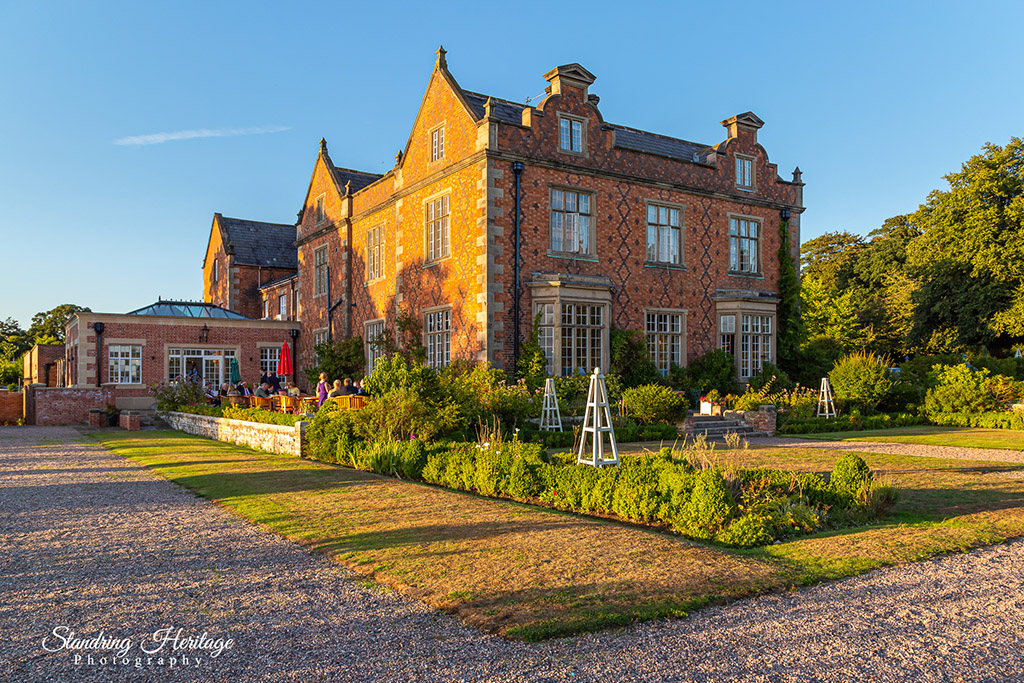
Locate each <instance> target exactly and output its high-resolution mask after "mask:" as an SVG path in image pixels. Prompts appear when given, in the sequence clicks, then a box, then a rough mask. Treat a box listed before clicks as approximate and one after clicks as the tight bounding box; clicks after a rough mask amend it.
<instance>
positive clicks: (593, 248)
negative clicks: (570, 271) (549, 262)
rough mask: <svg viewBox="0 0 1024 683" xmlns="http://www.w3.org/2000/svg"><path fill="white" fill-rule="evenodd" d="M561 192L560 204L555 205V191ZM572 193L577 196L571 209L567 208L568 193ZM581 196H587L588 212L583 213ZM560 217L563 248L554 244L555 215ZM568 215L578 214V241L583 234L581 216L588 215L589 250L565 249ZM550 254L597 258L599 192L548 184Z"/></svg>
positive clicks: (576, 226)
mask: <svg viewBox="0 0 1024 683" xmlns="http://www.w3.org/2000/svg"><path fill="white" fill-rule="evenodd" d="M556 192H557V193H560V195H561V198H560V200H559V203H560V206H559V207H558V208H556V207H555V204H556V202H555V193H556ZM568 194H572V195H574V196H575V200H574V205H575V207H576V209H575V210H573V211H570V210H568V209H566V208H565V207H566V206H567V204H568V203H567V201H566V198H567V195H568ZM580 197H586V198H587V206H588V209H589V210H588V212H587V213H585V214H584V213H581V212H580V211H579V207H580ZM556 215H557V216H558V217H559V223H560V225H559V228H558V229H559V230H561V231H562V232H561V235H560V238H559V240H560V244H561V247H562V248H561V249H556V248H555V246H554V234H555V222H556V221H555V216H556ZM566 216H576V218H575V223H576V225H575V228H576V235H577V241H578V240H579V235H581V234H582V230H581V229H580V223H581V220H580V216H585V217H586V223H587V232H586V235H587V249H588V250H587V251H567V250H566V249H565V236H566V232H565V231H566V225H567V221H566V218H565V217H566ZM547 253H548V256H556V257H560V258H573V259H586V260H592V261H593V260H597V192H596V191H595V190H591V189H589V188H585V187H572V186H568V185H555V184H551V185H548V249H547Z"/></svg>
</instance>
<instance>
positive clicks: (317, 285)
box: [313, 244, 329, 298]
mask: <svg viewBox="0 0 1024 683" xmlns="http://www.w3.org/2000/svg"><path fill="white" fill-rule="evenodd" d="M328 261H329V259H328V253H327V245H326V244H325V245H324V246H322V247H317V248H316V249H314V250H313V297H314V298H316V297H318V296H325V295H326V294H327V278H328V277H329V275H328Z"/></svg>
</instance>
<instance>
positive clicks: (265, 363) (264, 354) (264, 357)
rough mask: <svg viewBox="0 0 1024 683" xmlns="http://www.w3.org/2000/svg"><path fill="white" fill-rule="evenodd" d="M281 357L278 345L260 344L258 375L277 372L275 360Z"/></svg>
mask: <svg viewBox="0 0 1024 683" xmlns="http://www.w3.org/2000/svg"><path fill="white" fill-rule="evenodd" d="M280 359H281V347H280V346H261V347H260V377H262V376H263V375H265V374H267V373H268V372H271V371H272V372H273V373H274V374H275V375H276V374H277V362H278V361H279V360H280Z"/></svg>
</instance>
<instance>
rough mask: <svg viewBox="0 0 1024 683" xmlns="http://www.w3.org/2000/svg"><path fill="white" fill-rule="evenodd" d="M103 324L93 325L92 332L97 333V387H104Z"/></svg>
mask: <svg viewBox="0 0 1024 683" xmlns="http://www.w3.org/2000/svg"><path fill="white" fill-rule="evenodd" d="M104 327H106V325H104V324H103V323H93V324H92V331H93V332H95V333H96V386H97V387H101V386H103V339H102V337H103V328H104Z"/></svg>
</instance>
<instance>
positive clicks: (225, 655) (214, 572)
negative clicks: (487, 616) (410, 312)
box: [0, 427, 1024, 683]
mask: <svg viewBox="0 0 1024 683" xmlns="http://www.w3.org/2000/svg"><path fill="white" fill-rule="evenodd" d="M77 438H78V437H77V433H76V432H75V431H73V430H71V429H66V428H32V427H21V428H0V542H2V544H3V545H2V547H3V553H2V555H0V680H2V681H8V680H10V681H19V682H20V681H122V680H161V681H164V680H166V681H184V680H207V681H231V683H243V682H246V681H293V680H294V681H312V680H337V681H514V680H522V681H620V680H629V681H632V680H637V681H712V680H713V681H722V680H742V681H900V682H905V681H929V682H933V681H1024V674H1022V673H1021V672H1022V671H1024V626H1022V624H1024V591H1022V580H1021V577H1022V576H1024V543H1021V542H1015V543H1007V544H1005V545H1002V546H997V547H993V548H990V549H986V550H983V551H978V552H974V553H970V554H964V555H956V556H949V557H944V558H941V559H937V560H933V561H928V562H921V563H918V564H914V565H909V566H904V567H898V568H893V569H889V570H885V571H881V572H873V573H870V574H867V575H864V576H861V577H856V578H853V579H847V580H844V581H839V582H834V583H831V584H825V585H821V586H818V587H815V588H810V589H806V590H801V591H796V592H792V593H788V594H783V595H771V596H764V597H760V598H754V599H750V600H745V601H741V602H738V603H734V604H732V605H729V606H725V607H715V608H709V609H705V610H701V611H700V612H698V613H697V614H696V615H694V616H693V617H691V618H689V619H686V620H680V621H672V622H659V623H649V624H644V625H639V626H634V627H631V628H628V629H624V630H616V631H608V632H604V633H601V634H597V635H593V636H585V637H579V638H572V639H566V640H560V641H552V642H547V643H542V644H539V645H530V644H525V643H515V642H506V641H503V640H501V639H499V638H496V637H493V636H490V635H486V634H483V633H480V632H479V631H476V630H475V629H471V628H467V627H465V626H463V625H462V624H460V623H458V622H457V621H456V620H454V619H453V618H451V617H448V616H446V615H443V614H439V613H437V612H435V611H433V610H431V609H430V608H428V607H426V606H425V605H423V604H421V603H418V602H414V601H410V600H407V599H405V598H403V597H401V596H399V595H397V594H394V593H382V592H380V591H379V590H377V589H373V588H372V587H371V588H368V587H364V586H362V585H361V584H359V583H357V582H356V581H353V580H352V576H351V574H350V573H348V572H347V571H346V570H344V569H342V568H340V567H338V566H336V565H333V564H332V563H331V562H329V561H327V560H325V559H324V558H322V557H319V556H314V555H309V554H307V553H305V552H304V551H303V550H302V549H301V548H300V547H299V546H297V545H295V544H294V543H291V542H289V541H285V540H282V539H281V538H279V537H277V536H274V535H272V534H269V533H266V532H264V531H261V530H259V529H256V528H254V527H252V526H251V525H249V524H247V523H245V522H243V521H241V520H240V519H239V518H237V517H235V516H233V515H232V514H230V513H228V512H226V511H225V510H222V509H221V508H218V507H217V506H215V505H213V504H211V503H209V502H208V501H206V500H203V499H198V498H196V497H195V496H193V495H192V494H191V493H189V492H188V491H186V490H184V489H181V488H179V487H177V486H175V485H173V484H171V483H169V482H166V481H164V480H162V479H159V478H157V477H155V476H153V475H151V474H150V473H149V472H147V471H146V470H144V469H142V468H140V467H137V466H135V465H134V464H133V463H131V462H129V461H127V460H124V459H121V458H119V457H117V456H114V455H112V454H110V453H108V452H106V451H104V450H102V449H100V448H98V447H96V446H92V445H86V444H82V443H75V442H74V441H75V440H76V439H77ZM62 626H63V627H67V628H70V629H73V630H74V631H75V632H76V633H77V634H78V635H79V636H81V637H87V638H92V637H94V636H96V635H97V634H98V633H99V632H100V631H101V630H102V631H103V632H104V634H105V635H106V636H108V637H109V638H114V639H124V638H131V639H132V641H133V642H132V643H131V651H130V652H129V659H128V664H127V665H126V664H124V663H123V661H124V660H122V659H120V658H118V659H117V660H116V661H115V662H113V663H112V662H111V657H110V654H109V653H100V652H95V651H94V652H93V658H94V661H96V662H97V663H95V664H89V663H88V662H87V661H85V662H83V663H80V664H77V665H76V664H75V661H74V657H75V654H76V652H72V651H68V650H59V651H57V652H47V651H46V650H44V648H43V647H42V643H43V639H44V637H46V636H47V635H48V634H50V640H49V641H48V645H49V646H50V647H51V648H56V647H59V646H61V645H63V643H64V641H63V640H61V639H58V638H54V637H53V635H52V634H53V632H54V629H58V628H59V627H62ZM162 628H173V629H182V630H183V635H186V636H187V635H192V636H195V637H198V636H200V635H201V634H202V633H203V632H206V633H207V634H208V636H209V637H210V638H212V639H214V640H215V639H227V638H230V639H232V640H233V641H234V642H233V646H232V647H231V648H230V649H227V648H225V649H224V650H223V651H222V653H221V654H220V656H219V657H217V658H212V657H211V656H210V654H211V653H210V651H209V650H206V649H200V650H187V649H182V650H179V651H177V652H172V651H171V647H172V644H167V645H165V647H164V650H163V652H162V654H163V655H164V656H165V659H164V662H163V664H162V665H161V664H160V663H159V662H158V658H159V655H160V654H161V653H157V654H156V655H153V660H152V661H146V659H145V657H146V655H144V654H142V653H141V652H140V651H139V647H140V645H141V644H143V643H146V644H147V647H149V648H150V649H152V643H151V642H150V639H151V636H152V633H153V632H154V631H156V630H157V629H162ZM58 633H60V634H61V635H67V634H66V632H65V631H58ZM78 654H81V655H82V656H83V658H84V657H85V656H87V655H88V654H89V653H87V652H84V651H80V652H79V653H78ZM104 654H106V656H107V657H108V659H107V660H106V664H105V665H104V664H101V663H99V662H98V660H99V659H100V657H102V656H103V655H104ZM196 654H198V655H199V657H200V662H199V664H198V665H195V664H194V663H193V661H192V660H194V658H195V656H196ZM172 655H173V656H176V657H178V661H177V663H176V664H175V666H174V667H173V668H172V667H171V666H170V656H172ZM183 656H189V657H191V658H192V659H190V662H189V664H188V665H185V664H184V662H182V661H181V658H182V657H183ZM137 657H141V659H139V660H138V664H136V658H137Z"/></svg>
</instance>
